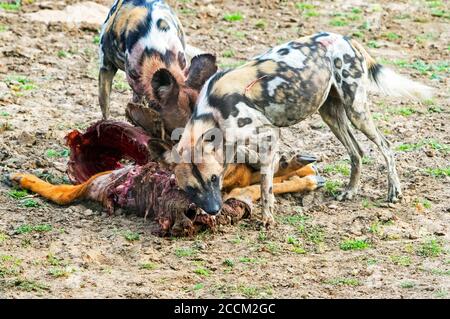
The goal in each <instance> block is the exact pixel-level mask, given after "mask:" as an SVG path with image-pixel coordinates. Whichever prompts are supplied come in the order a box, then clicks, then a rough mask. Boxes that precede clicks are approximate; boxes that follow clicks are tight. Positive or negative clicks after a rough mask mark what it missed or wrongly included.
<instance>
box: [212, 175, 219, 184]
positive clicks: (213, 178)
mask: <svg viewBox="0 0 450 319" xmlns="http://www.w3.org/2000/svg"><path fill="white" fill-rule="evenodd" d="M218 179H219V178H218V177H217V175H213V176H211V182H213V183H215V182H217V180H218Z"/></svg>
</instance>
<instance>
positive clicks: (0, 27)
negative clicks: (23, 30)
mask: <svg viewBox="0 0 450 319" xmlns="http://www.w3.org/2000/svg"><path fill="white" fill-rule="evenodd" d="M5 31H8V27H7V26H6V25H3V24H0V32H5Z"/></svg>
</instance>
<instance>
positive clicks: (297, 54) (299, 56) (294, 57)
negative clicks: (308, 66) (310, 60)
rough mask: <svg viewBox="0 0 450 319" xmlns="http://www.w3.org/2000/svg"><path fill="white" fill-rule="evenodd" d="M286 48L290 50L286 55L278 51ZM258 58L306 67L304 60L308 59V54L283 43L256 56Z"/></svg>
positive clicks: (299, 67)
mask: <svg viewBox="0 0 450 319" xmlns="http://www.w3.org/2000/svg"><path fill="white" fill-rule="evenodd" d="M282 49H286V50H289V53H288V54H286V55H281V54H280V53H278V51H279V50H282ZM255 59H256V60H273V61H275V62H284V63H286V64H287V65H288V66H290V67H293V68H296V69H302V68H304V67H305V64H304V61H305V60H306V56H305V55H304V54H303V53H302V52H301V51H300V50H295V49H292V48H290V47H289V46H288V45H287V44H282V45H279V46H276V47H274V48H273V49H272V50H270V51H269V52H267V53H265V54H263V55H260V56H258V57H256V58H255Z"/></svg>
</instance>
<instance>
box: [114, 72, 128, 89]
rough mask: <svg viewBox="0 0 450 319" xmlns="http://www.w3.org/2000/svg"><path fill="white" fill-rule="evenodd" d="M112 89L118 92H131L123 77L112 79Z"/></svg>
mask: <svg viewBox="0 0 450 319" xmlns="http://www.w3.org/2000/svg"><path fill="white" fill-rule="evenodd" d="M112 87H113V89H114V90H117V91H120V92H125V91H128V90H131V87H130V85H129V84H128V81H127V80H126V79H125V77H124V76H118V77H116V78H114V80H113V86H112Z"/></svg>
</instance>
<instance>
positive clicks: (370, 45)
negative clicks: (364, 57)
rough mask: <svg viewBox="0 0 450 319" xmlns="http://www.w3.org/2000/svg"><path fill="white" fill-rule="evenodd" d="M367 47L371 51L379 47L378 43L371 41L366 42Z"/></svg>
mask: <svg viewBox="0 0 450 319" xmlns="http://www.w3.org/2000/svg"><path fill="white" fill-rule="evenodd" d="M367 46H368V47H369V48H372V49H378V48H379V47H380V45H379V44H378V42H377V41H375V40H371V41H369V42H367Z"/></svg>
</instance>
